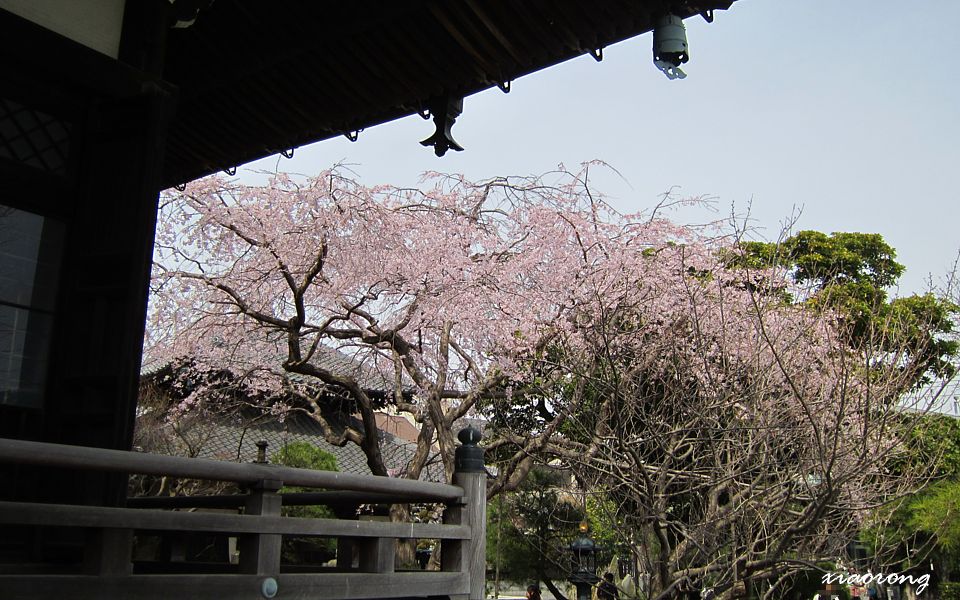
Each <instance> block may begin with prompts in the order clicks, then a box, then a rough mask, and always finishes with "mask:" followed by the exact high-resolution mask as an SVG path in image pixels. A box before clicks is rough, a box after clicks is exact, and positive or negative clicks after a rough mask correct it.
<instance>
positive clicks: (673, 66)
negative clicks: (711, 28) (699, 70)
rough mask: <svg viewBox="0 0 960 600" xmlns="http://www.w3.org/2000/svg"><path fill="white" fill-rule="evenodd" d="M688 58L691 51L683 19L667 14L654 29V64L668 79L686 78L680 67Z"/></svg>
mask: <svg viewBox="0 0 960 600" xmlns="http://www.w3.org/2000/svg"><path fill="white" fill-rule="evenodd" d="M688 60H690V52H689V48H688V46H687V30H686V28H685V27H684V26H683V19H681V18H680V17H678V16H676V15H667V16H665V17H663V18H661V19H660V20H658V21H657V26H656V27H655V28H654V30H653V64H655V65H656V66H657V68H658V69H660V70H661V71H663V74H664V75H666V76H667V78H668V79H684V78H685V77H686V76H687V74H686V73H684V72H683V71H682V70H681V69H680V65H682V64H683V63H685V62H687V61H688Z"/></svg>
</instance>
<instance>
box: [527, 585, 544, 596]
mask: <svg viewBox="0 0 960 600" xmlns="http://www.w3.org/2000/svg"><path fill="white" fill-rule="evenodd" d="M527 600H541V598H540V588H539V587H537V586H536V585H535V584H533V583H531V584H530V585H528V586H527Z"/></svg>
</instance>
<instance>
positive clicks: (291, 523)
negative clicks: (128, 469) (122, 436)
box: [0, 502, 470, 540]
mask: <svg viewBox="0 0 960 600" xmlns="http://www.w3.org/2000/svg"><path fill="white" fill-rule="evenodd" d="M0 523H5V524H8V525H50V526H62V525H69V526H70V527H108V528H114V529H143V530H147V529H149V530H157V531H205V532H211V533H226V534H240V533H267V534H277V535H296V536H303V537H309V536H324V537H368V538H375V537H383V538H386V537H389V538H398V539H444V540H466V539H470V528H469V527H466V526H463V525H443V524H440V523H394V522H390V521H352V520H344V519H319V518H316V519H308V518H302V517H275V516H261V515H230V514H220V513H203V512H182V511H165V510H152V509H133V508H113V507H106V506H80V505H75V504H37V503H30V502H0Z"/></svg>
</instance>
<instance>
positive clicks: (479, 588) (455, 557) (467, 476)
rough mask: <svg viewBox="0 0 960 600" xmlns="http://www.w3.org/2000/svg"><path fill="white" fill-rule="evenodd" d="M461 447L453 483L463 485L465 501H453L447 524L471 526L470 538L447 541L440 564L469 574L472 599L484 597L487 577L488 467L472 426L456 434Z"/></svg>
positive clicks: (478, 432) (441, 553) (442, 550)
mask: <svg viewBox="0 0 960 600" xmlns="http://www.w3.org/2000/svg"><path fill="white" fill-rule="evenodd" d="M457 438H458V439H459V440H460V442H461V446H460V447H458V448H457V451H456V471H455V472H454V474H453V483H454V485H458V486H460V487H461V488H463V501H462V504H456V505H454V504H451V505H448V506H447V510H446V511H445V512H444V515H443V522H444V523H451V524H456V525H467V526H469V527H470V539H469V540H462V541H461V540H444V541H443V543H442V546H441V550H440V564H441V568H442V569H443V570H444V571H460V572H462V573H467V574H468V575H469V577H470V594H469V596H468V597H469V600H483V598H484V597H485V586H486V577H487V531H486V529H487V514H486V510H487V470H486V468H485V467H484V464H483V448H481V447H479V446H478V445H477V443H478V442H479V441H480V439H481V436H480V431H478V430H477V429H475V428H473V427H467V428H465V429H461V430H460V433H458V434H457Z"/></svg>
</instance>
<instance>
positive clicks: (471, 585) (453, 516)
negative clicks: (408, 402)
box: [0, 429, 486, 600]
mask: <svg viewBox="0 0 960 600" xmlns="http://www.w3.org/2000/svg"><path fill="white" fill-rule="evenodd" d="M468 432H469V433H468ZM460 438H461V441H463V442H464V445H463V446H461V447H460V448H458V450H457V473H456V474H455V477H454V485H446V484H439V483H432V482H423V481H412V480H406V479H393V478H387V477H373V476H359V475H351V474H345V473H335V472H328V471H310V470H304V469H294V468H290V467H281V466H274V465H267V464H239V463H228V462H220V461H213V460H206V459H196V458H183V457H171V456H160V455H152V454H145V453H138V452H124V451H118V450H106V449H99V448H88V447H74V446H63V445H57V444H46V443H39V442H29V441H22V440H10V439H0V462H12V463H17V464H22V465H33V466H36V467H57V468H72V469H86V470H99V471H110V472H123V473H129V474H134V473H136V474H148V475H161V476H171V477H183V478H193V479H207V480H215V481H232V482H236V483H239V484H242V485H244V486H245V487H246V489H247V490H248V491H247V493H246V494H233V495H224V496H199V497H194V498H191V497H163V498H161V497H151V498H140V499H137V498H131V499H129V502H128V506H126V507H105V506H84V505H65V504H40V503H28V502H2V501H0V525H17V526H39V527H73V528H82V529H83V530H85V531H86V532H87V535H86V538H85V539H86V540H87V541H86V543H85V546H84V552H83V560H82V562H79V563H78V564H77V565H70V566H68V568H61V569H60V572H57V570H56V569H55V568H54V567H52V566H50V565H9V564H7V565H2V564H0V590H2V594H0V595H2V597H3V598H5V599H15V598H24V599H26V598H30V599H31V600H33V599H36V598H58V599H59V598H77V599H85V598H90V599H99V598H157V599H161V598H164V599H165V598H174V597H182V598H197V599H202V598H210V599H216V600H222V599H224V598H230V599H231V600H232V599H235V598H236V599H242V598H250V599H255V598H273V597H277V598H302V599H307V598H324V599H331V600H338V599H343V600H348V599H358V600H359V599H367V598H407V597H410V598H412V597H430V596H434V597H436V596H447V597H451V598H456V599H458V600H480V599H481V598H483V597H484V583H485V581H484V578H485V561H484V556H485V548H484V545H485V537H486V536H485V526H486V524H485V504H486V481H485V480H486V472H485V471H484V469H483V458H482V456H483V454H482V450H481V449H480V448H479V447H478V446H477V441H479V435H478V433H477V432H476V430H472V429H469V430H464V431H463V432H461V436H460ZM284 485H294V486H298V487H315V488H324V489H325V490H326V491H318V492H303V493H296V494H281V493H279V490H280V488H281V487H282V486H284ZM331 490H333V491H331ZM383 502H437V503H443V504H445V505H446V509H445V511H444V518H443V523H395V522H384V521H361V520H349V519H312V518H297V517H284V516H281V513H280V510H281V507H282V506H283V505H312V504H326V505H330V506H340V507H342V506H356V505H357V504H361V503H383ZM197 507H199V508H217V509H224V508H228V509H240V508H242V509H243V510H242V514H239V510H238V514H231V513H229V512H204V511H192V510H191V511H186V510H170V509H183V508H197ZM136 532H150V533H152V534H156V533H157V532H161V533H163V534H175V533H176V532H204V533H209V534H212V535H222V536H233V537H236V538H237V539H238V548H239V555H240V556H239V564H238V565H228V564H224V565H219V566H215V567H216V568H210V569H208V570H209V571H210V572H205V573H198V572H197V570H198V569H201V568H203V567H204V566H205V565H191V569H189V572H182V573H171V572H165V573H160V574H155V573H146V572H143V569H139V568H138V566H137V565H134V564H133V561H132V556H131V546H132V540H133V537H134V535H135V534H136ZM283 536H295V537H311V536H319V537H328V538H336V539H337V548H338V557H337V563H336V567H330V568H325V569H320V568H317V569H315V572H309V573H305V572H293V570H291V569H285V568H284V567H283V565H282V564H281V540H282V537H283ZM398 539H435V540H440V543H441V549H440V552H441V565H442V566H441V570H440V571H396V570H395V568H394V558H395V552H396V540H398ZM354 552H356V553H357V559H358V560H357V566H354V564H353V553H354ZM300 570H302V569H300ZM224 571H228V572H224Z"/></svg>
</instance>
